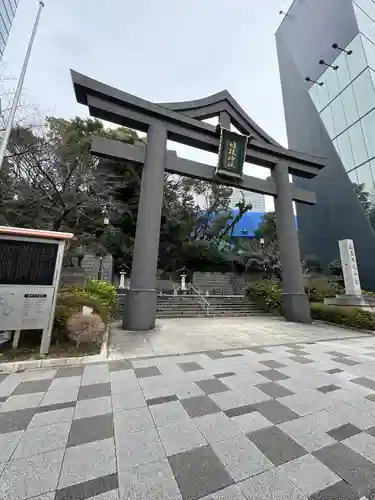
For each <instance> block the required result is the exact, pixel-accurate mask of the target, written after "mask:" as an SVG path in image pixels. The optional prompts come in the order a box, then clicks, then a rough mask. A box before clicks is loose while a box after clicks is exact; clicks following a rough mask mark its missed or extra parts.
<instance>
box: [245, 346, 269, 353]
mask: <svg viewBox="0 0 375 500" xmlns="http://www.w3.org/2000/svg"><path fill="white" fill-rule="evenodd" d="M247 350H248V351H251V352H254V353H255V354H266V353H268V352H269V351H267V349H264V347H248V348H247Z"/></svg>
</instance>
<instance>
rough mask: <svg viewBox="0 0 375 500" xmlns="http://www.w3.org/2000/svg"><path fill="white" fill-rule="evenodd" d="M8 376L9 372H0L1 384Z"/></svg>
mask: <svg viewBox="0 0 375 500" xmlns="http://www.w3.org/2000/svg"><path fill="white" fill-rule="evenodd" d="M7 377H8V373H0V384H1V382H2V381H3V380H5V379H6V378H7Z"/></svg>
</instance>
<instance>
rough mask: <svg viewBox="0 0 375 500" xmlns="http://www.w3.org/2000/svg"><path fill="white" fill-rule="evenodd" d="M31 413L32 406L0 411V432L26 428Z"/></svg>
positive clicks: (32, 410)
mask: <svg viewBox="0 0 375 500" xmlns="http://www.w3.org/2000/svg"><path fill="white" fill-rule="evenodd" d="M33 415H34V408H28V409H26V410H16V411H7V412H5V413H0V434H5V433H7V432H15V431H22V430H24V429H26V427H27V426H28V425H29V423H30V420H31V419H32V418H33Z"/></svg>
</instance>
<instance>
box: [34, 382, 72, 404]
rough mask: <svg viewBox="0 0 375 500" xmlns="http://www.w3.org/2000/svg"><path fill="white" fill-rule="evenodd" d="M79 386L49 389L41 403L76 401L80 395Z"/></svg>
mask: <svg viewBox="0 0 375 500" xmlns="http://www.w3.org/2000/svg"><path fill="white" fill-rule="evenodd" d="M78 391H79V386H76V385H71V386H68V387H65V388H64V389H51V388H50V389H49V390H48V391H47V392H46V393H45V395H44V398H43V399H42V401H41V405H52V404H57V403H66V402H68V401H76V400H77V397H78Z"/></svg>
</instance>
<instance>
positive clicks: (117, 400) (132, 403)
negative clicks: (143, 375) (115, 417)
mask: <svg viewBox="0 0 375 500" xmlns="http://www.w3.org/2000/svg"><path fill="white" fill-rule="evenodd" d="M141 406H147V403H146V399H145V397H144V395H143V393H142V391H141V390H140V389H139V388H137V389H135V390H131V391H129V392H123V393H121V394H113V393H112V408H113V411H114V412H115V411H123V410H132V409H133V408H140V407H141Z"/></svg>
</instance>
